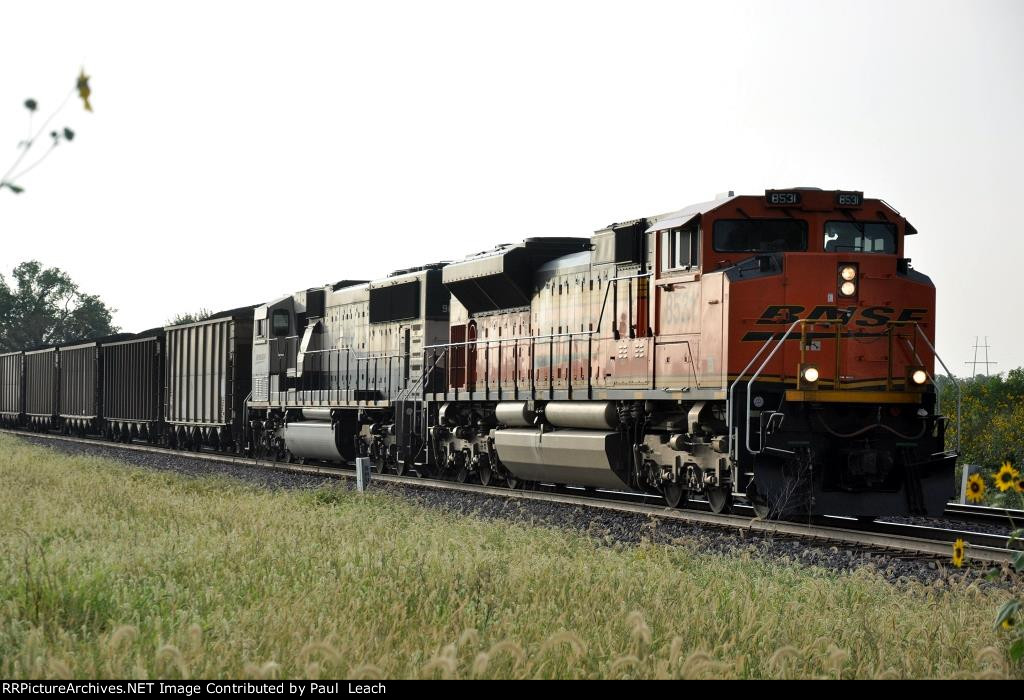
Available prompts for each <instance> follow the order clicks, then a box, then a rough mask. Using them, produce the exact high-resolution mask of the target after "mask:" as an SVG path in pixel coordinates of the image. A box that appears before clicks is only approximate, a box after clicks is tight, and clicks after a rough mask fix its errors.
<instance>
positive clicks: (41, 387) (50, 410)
mask: <svg viewBox="0 0 1024 700" xmlns="http://www.w3.org/2000/svg"><path fill="white" fill-rule="evenodd" d="M59 361H60V360H59V357H58V355H57V348H43V349H40V350H32V351H31V352H26V353H25V421H26V423H27V424H28V425H29V426H30V427H32V428H33V429H36V430H46V429H49V428H53V427H56V426H57V425H58V422H59V421H58V417H57V413H58V412H59V410H60V408H59V406H58V403H57V398H58V389H59V387H58V372H59V371H60V370H59V365H58V362H59Z"/></svg>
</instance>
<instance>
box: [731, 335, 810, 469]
mask: <svg viewBox="0 0 1024 700" xmlns="http://www.w3.org/2000/svg"><path fill="white" fill-rule="evenodd" d="M794 325H796V323H795V322H794ZM773 340H775V338H774V337H772V338H768V340H766V341H764V344H763V345H762V346H761V348H760V349H759V350H758V351H757V352H756V353H755V354H754V356H753V357H752V358H750V362H748V363H747V366H746V367H744V368H743V371H742V372H740V373H739V374H738V375H736V379H734V380H733V383H732V385H731V386H730V387H729V391H728V396H727V397H726V399H725V427H726V429H727V430H728V432H729V442H728V448H727V450H728V451H727V454H728V455H729V458H730V459H736V458H737V455H735V454H733V449H732V448H733V444H732V435H733V427H735V426H733V424H732V407H733V396H734V393H735V391H736V385H737V384H739V383H740V380H741V379H743V375H744V374H746V373H747V370H748V369H750V367H751V365H753V364H754V363H755V362H757V358H759V357H760V356H761V353H762V352H764V351H765V349H766V348H767V347H768V346H769V345H771V344H772V341H773ZM747 393H749V391H748V392H747ZM748 430H749V427H748Z"/></svg>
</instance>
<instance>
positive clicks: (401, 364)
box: [247, 265, 449, 471]
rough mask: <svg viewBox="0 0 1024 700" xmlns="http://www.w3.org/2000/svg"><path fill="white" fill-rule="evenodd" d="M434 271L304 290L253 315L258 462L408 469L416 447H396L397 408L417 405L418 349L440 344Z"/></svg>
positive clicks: (444, 316) (443, 305)
mask: <svg viewBox="0 0 1024 700" xmlns="http://www.w3.org/2000/svg"><path fill="white" fill-rule="evenodd" d="M439 267H440V266H438V265H434V266H427V267H424V268H418V269H413V270H403V271H399V272H396V273H393V274H392V275H391V276H389V277H387V278H385V279H382V280H377V281H372V282H367V281H344V282H339V283H337V284H333V285H327V286H324V287H318V288H313V289H307V290H305V291H301V292H298V293H296V294H293V295H289V296H285V297H282V298H280V299H277V300H275V301H273V302H270V303H268V304H265V305H262V306H259V307H257V308H256V310H255V314H254V317H255V320H254V325H253V338H252V343H253V362H252V367H253V376H252V387H253V392H252V397H251V399H250V401H249V402H248V407H247V412H248V427H249V431H250V434H251V441H252V444H253V448H254V450H255V451H256V453H257V454H260V455H271V456H276V457H285V458H295V459H330V460H335V461H342V460H350V459H353V458H355V457H357V456H367V457H371V458H373V459H374V460H375V462H376V463H377V464H378V465H379V468H385V467H388V466H393V467H395V468H397V469H399V470H400V471H404V469H405V467H406V466H407V465H409V464H411V463H412V461H413V460H414V459H415V457H416V455H415V452H416V451H417V450H418V448H419V444H417V441H416V436H415V435H414V434H413V433H411V432H410V431H408V430H407V431H405V432H404V433H403V434H402V437H404V438H406V439H405V441H404V442H403V441H400V440H399V430H398V427H397V426H396V422H397V421H398V415H397V414H398V413H401V412H396V406H399V405H405V406H406V407H410V406H412V405H413V404H415V405H416V407H417V408H420V407H421V403H422V402H421V396H422V386H421V382H422V378H423V376H424V366H423V362H424V348H425V347H426V346H428V345H431V344H435V343H439V342H443V341H444V340H445V339H447V337H448V310H449V307H448V304H449V295H448V292H447V291H446V290H445V289H444V287H443V285H442V284H441V271H440V269H439ZM438 376H440V375H438ZM401 415H403V416H404V415H405V414H404V413H401Z"/></svg>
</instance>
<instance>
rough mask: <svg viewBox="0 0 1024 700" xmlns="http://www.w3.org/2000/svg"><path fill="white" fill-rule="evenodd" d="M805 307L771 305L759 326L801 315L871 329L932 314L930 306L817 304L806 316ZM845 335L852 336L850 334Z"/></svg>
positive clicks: (755, 335)
mask: <svg viewBox="0 0 1024 700" xmlns="http://www.w3.org/2000/svg"><path fill="white" fill-rule="evenodd" d="M805 310H806V308H805V307H803V306H796V305H792V304H790V305H779V306H769V307H767V308H766V309H765V310H764V311H763V312H762V313H761V317H760V318H758V319H757V321H755V323H756V324H757V325H759V326H778V325H787V326H788V325H789V324H791V323H793V321H796V320H797V319H799V318H806V319H808V320H811V321H816V320H833V319H842V321H843V323H844V324H846V325H852V326H855V327H857V328H860V329H871V328H879V327H880V326H885V325H886V324H887V323H889V322H890V321H919V322H920V321H923V320H924V318H925V316H927V315H928V309H913V308H912V309H900V310H899V312H898V313H897V310H896V309H894V308H892V307H890V306H866V307H864V308H863V309H861V308H858V307H856V306H847V307H845V308H844V307H840V306H815V307H814V308H813V309H811V311H810V312H809V313H808V314H807V315H803V313H804V311H805ZM772 335H773V334H772V333H770V332H768V333H762V332H757V331H749V332H747V333H746V334H745V335H744V336H743V340H767V339H768V338H771V337H772ZM793 335H794V336H796V337H799V334H797V333H796V331H794V332H793ZM814 335H831V334H828V333H826V334H814ZM844 335H849V333H847V334H844ZM853 335H859V333H856V332H855V333H853ZM780 337H781V334H780ZM791 337H793V336H791Z"/></svg>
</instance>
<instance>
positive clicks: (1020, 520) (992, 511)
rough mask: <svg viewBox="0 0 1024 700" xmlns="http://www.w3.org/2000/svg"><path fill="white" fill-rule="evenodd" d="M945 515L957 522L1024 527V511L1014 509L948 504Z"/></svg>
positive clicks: (970, 504) (969, 504) (971, 504)
mask: <svg viewBox="0 0 1024 700" xmlns="http://www.w3.org/2000/svg"><path fill="white" fill-rule="evenodd" d="M945 514H946V515H947V516H949V517H951V518H956V519H957V520H966V521H971V522H978V523H992V524H995V525H1006V526H1013V527H1024V510H1017V509H1014V508H993V507H991V506H978V505H974V504H973V503H948V504H946V513H945Z"/></svg>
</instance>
